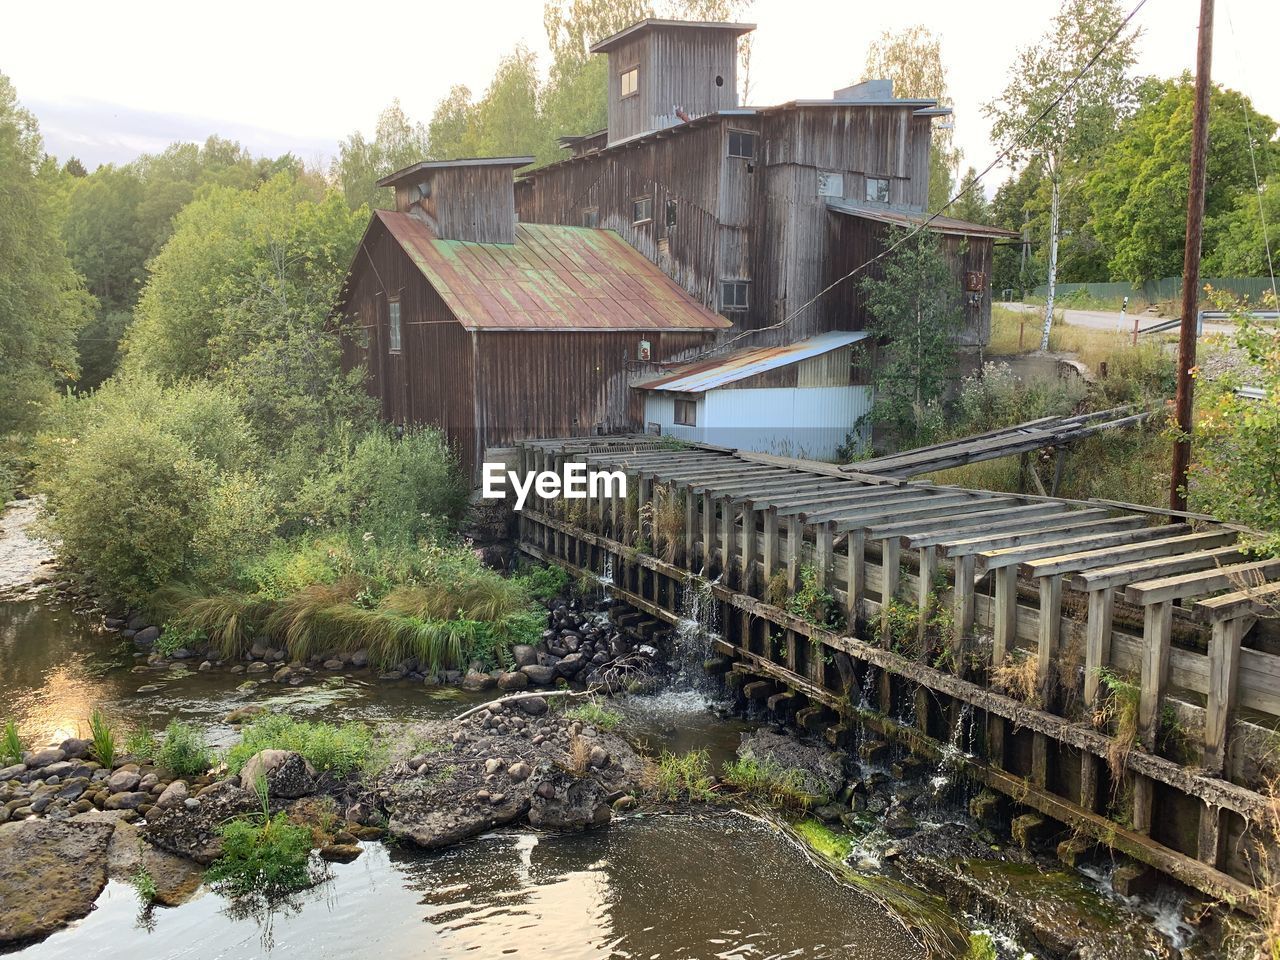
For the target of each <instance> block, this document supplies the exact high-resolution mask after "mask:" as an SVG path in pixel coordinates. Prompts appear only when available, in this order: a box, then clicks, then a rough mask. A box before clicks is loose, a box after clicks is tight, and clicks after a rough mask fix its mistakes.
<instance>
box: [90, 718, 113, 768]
mask: <svg viewBox="0 0 1280 960" xmlns="http://www.w3.org/2000/svg"><path fill="white" fill-rule="evenodd" d="M89 739H90V740H91V741H92V742H93V755H94V756H95V757H96V758H97V759H98V762H99V763H100V764H102V765H103V766H104V767H106V768H107V769H110V768H111V766H112V764H113V763H114V762H115V759H116V735H115V733H114V732H113V731H112V729H111V724H109V723H107V718H106V716H105V715H104V714H103V712H102V711H101V710H96V709H95V710H94V711H93V713H91V714H90V715H89Z"/></svg>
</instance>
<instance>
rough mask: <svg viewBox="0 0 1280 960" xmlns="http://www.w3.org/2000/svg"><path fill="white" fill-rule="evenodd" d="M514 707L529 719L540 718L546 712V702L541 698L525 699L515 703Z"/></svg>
mask: <svg viewBox="0 0 1280 960" xmlns="http://www.w3.org/2000/svg"><path fill="white" fill-rule="evenodd" d="M515 705H516V706H517V707H519V708H520V710H521V711H522V712H523V713H527V714H528V715H529V716H531V717H540V716H542V715H543V714H545V713H546V712H547V701H546V700H544V699H543V698H542V697H525V698H524V699H523V700H517V701H515Z"/></svg>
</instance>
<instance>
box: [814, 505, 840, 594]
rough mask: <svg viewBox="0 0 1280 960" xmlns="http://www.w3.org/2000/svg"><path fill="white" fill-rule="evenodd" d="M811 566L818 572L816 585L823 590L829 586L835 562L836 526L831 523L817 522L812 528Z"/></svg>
mask: <svg viewBox="0 0 1280 960" xmlns="http://www.w3.org/2000/svg"><path fill="white" fill-rule="evenodd" d="M813 535H814V550H813V566H814V569H815V571H816V572H817V574H818V586H819V587H821V588H822V589H823V590H826V589H828V588H829V587H830V586H831V572H832V567H833V564H834V562H835V557H834V555H833V554H834V550H835V537H836V528H835V524H833V523H830V522H828V523H823V524H819V525H818V526H817V527H816V528H815V529H814V534H813Z"/></svg>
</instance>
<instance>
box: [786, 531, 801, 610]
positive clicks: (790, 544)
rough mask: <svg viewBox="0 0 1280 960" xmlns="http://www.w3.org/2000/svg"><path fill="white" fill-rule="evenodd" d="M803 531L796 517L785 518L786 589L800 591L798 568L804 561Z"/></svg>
mask: <svg viewBox="0 0 1280 960" xmlns="http://www.w3.org/2000/svg"><path fill="white" fill-rule="evenodd" d="M803 550H804V530H803V529H802V528H801V526H800V520H799V518H798V517H787V589H788V590H790V591H791V592H792V593H795V592H796V591H797V590H799V589H800V566H801V564H802V563H803V561H804V553H803Z"/></svg>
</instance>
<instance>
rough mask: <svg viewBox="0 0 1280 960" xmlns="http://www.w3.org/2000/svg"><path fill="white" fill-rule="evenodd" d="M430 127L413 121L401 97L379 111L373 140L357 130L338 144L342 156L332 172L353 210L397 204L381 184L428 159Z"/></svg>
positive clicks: (380, 207)
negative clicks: (384, 178)
mask: <svg viewBox="0 0 1280 960" xmlns="http://www.w3.org/2000/svg"><path fill="white" fill-rule="evenodd" d="M428 142H429V141H428V137H427V129H426V127H424V126H423V125H422V124H421V123H414V122H413V121H411V120H410V119H409V118H408V117H407V116H406V115H405V112H404V109H403V108H402V107H401V106H400V101H399V99H395V100H392V101H391V106H389V107H387V109H385V110H383V111H382V113H380V114H378V122H377V124H376V125H375V127H374V134H373V139H372V140H366V139H365V138H364V135H363V134H362V133H360V131H358V130H357V131H356V132H355V133H353V134H351V136H349V137H347V138H346V139H345V140H343V141H342V142H341V143H339V144H338V157H337V159H336V160H334V161H333V165H332V168H331V170H330V173H331V175H332V177H333V179H334V180H336V181H337V182H338V184H339V185H340V186H341V187H342V194H343V196H344V197H346V200H347V205H348V206H349V207H350V208H351V209H352V210H358V209H359V208H360V207H362V206H366V205H367V206H368V207H370V208H371V209H387V208H389V207H391V206H393V200H392V197H391V194H390V193H389V192H388V191H387V190H385V189H382V188H380V187H378V186H377V182H378V181H379V180H380V179H382V178H383V177H385V176H386V175H387V174H389V173H395V171H397V170H401V169H403V168H404V167H407V166H409V165H410V164H413V163H417V162H418V161H419V160H424V159H426V158H427V156H428V155H429V152H428Z"/></svg>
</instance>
